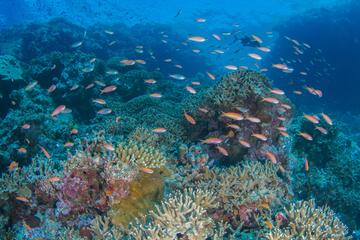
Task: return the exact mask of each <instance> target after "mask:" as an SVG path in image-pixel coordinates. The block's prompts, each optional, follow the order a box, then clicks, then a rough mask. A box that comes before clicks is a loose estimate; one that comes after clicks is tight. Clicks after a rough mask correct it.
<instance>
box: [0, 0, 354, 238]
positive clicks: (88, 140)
mask: <svg viewBox="0 0 360 240" xmlns="http://www.w3.org/2000/svg"><path fill="white" fill-rule="evenodd" d="M194 36H196V37H201V39H200V40H199V39H197V40H195V41H193V40H191V37H194ZM246 40H248V41H249V40H250V43H249V42H246ZM359 56H360V2H359V1H357V0H317V1H313V0H289V1H284V0H252V1H245V0H243V1H234V0H222V1H217V0H197V1H189V0H182V1H178V0H169V1H163V0H153V1H143V0H138V1H134V0H122V1H117V0H62V1H60V0H1V1H0V121H1V123H0V176H2V178H0V215H1V216H0V239H46V240H47V239H59V237H63V238H64V239H74V238H75V237H78V235H81V236H82V237H84V239H95V238H94V236H95V232H96V231H94V229H90V228H91V226H93V225H91V222H94V221H95V220H96V219H97V217H99V216H102V217H104V218H106V217H109V219H111V220H113V222H112V223H109V224H110V225H109V226H110V228H109V229H112V231H115V230H119V229H117V227H118V226H119V224H118V223H116V220H114V218H112V217H111V216H112V215H111V214H112V211H113V210H114V209H116V207H118V208H121V207H122V205H121V204H123V206H125V208H126V207H127V208H129V209H131V206H134V208H135V209H136V210H133V209H131V210H129V212H130V213H129V216H128V215H127V214H123V213H121V214H120V215H121V216H122V217H124V216H125V217H124V218H127V217H129V219H126V221H125V222H126V223H127V224H128V223H130V222H133V221H134V220H135V218H138V217H148V218H149V223H148V224H150V225H146V226H145V225H143V226H145V227H144V228H147V227H149V226H151V221H152V220H151V216H152V215H151V213H150V212H149V211H150V210H154V208H153V207H154V206H153V205H155V204H160V203H161V202H164V201H166V200H167V199H169V197H170V196H172V195H171V194H175V193H176V192H177V191H180V192H182V194H187V192H186V191H184V189H185V188H187V187H192V188H197V187H199V189H200V188H201V186H200V185H201V184H199V183H198V182H196V181H197V180H199V179H200V181H208V182H207V184H209V186H210V187H208V188H209V189H211V181H209V179H208V178H207V177H205V176H207V175H206V174H207V173H208V171H214V173H216V174H215V176H213V178H216V176H217V175H220V172H225V173H227V172H228V170H229V168H231V167H238V168H244V166H245V165H246V164H248V162H247V161H250V162H252V163H254V162H255V163H261V164H263V163H266V162H272V163H273V164H274V165H275V167H276V168H277V170H276V174H275V176H274V178H275V179H276V180H273V179H272V180H269V182H275V183H273V184H274V186H275V190H274V188H271V187H273V186H271V187H269V186H266V187H267V188H268V189H266V191H268V190H269V189H270V190H269V191H271V192H276V193H274V195H275V196H277V194H279V192H282V191H283V193H284V192H286V194H285V193H284V195H286V197H285V196H281V197H279V198H278V199H277V200H278V201H275V200H274V201H272V200H269V201H268V200H266V201H265V200H264V201H260V200H254V198H256V197H254V196H258V195H260V196H261V195H262V194H264V192H266V191H265V190H264V191H261V192H260V193H259V192H258V191H260V190H259V189H260V188H261V187H259V189H258V188H257V187H254V186H258V185H261V184H259V183H258V184H253V185H252V184H250V185H252V189H250V190H249V192H252V191H253V195H252V198H251V201H248V202H245V203H244V202H241V200H239V199H246V198H245V197H244V195H239V196H238V199H237V200H236V201H235V202H236V204H235V203H234V202H231V203H229V202H226V200H228V198H221V197H219V196H218V197H216V201H217V202H220V206H222V205H226V204H230V205H231V204H233V206H232V209H233V211H229V210H228V209H226V208H225V207H216V208H211V209H210V208H209V209H210V210H209V209H207V210H206V211H205V214H204V215H203V216H202V217H204V218H205V217H206V218H208V219H210V220H209V221H211V222H212V223H211V224H213V225H211V224H209V225H210V226H212V227H210V228H205V230H204V231H205V232H207V234H208V235H207V236H209V237H208V238H206V237H204V238H203V239H213V238H214V234H213V233H212V232H211V228H213V229H216V230H218V228H219V223H220V220H223V221H225V222H226V223H227V224H229V226H231V227H228V228H227V230H226V231H225V232H226V234H225V235H223V236H222V237H221V238H222V239H230V236H231V235H232V233H231V232H232V231H234V232H236V233H235V234H234V238H235V239H269V238H267V237H269V235H268V234H272V233H274V232H276V231H275V230H274V229H276V230H278V231H285V229H288V228H289V226H291V224H290V223H291V221H292V219H290V217H289V216H285V215H286V212H284V211H283V210H282V209H284V208H289V207H290V204H291V203H295V202H296V201H308V200H310V199H314V200H315V202H316V204H317V207H318V208H319V209H320V207H323V206H329V207H330V208H331V209H333V210H334V214H335V215H334V217H335V218H336V219H339V220H340V221H342V222H343V223H344V224H345V225H346V226H347V227H348V230H349V232H347V233H346V234H345V235H346V236H347V237H350V236H352V237H354V239H356V237H359V236H357V234H358V235H360V233H359V232H360V231H359V229H360V200H359V199H358V196H357V195H358V192H359V191H360V187H359V184H358V183H359V182H360V148H359V144H360V127H359V126H360V94H359V91H360V73H359V69H360V58H359ZM9 59H10V60H9ZM276 65H278V66H276ZM280 65H281V66H280ZM14 68H15V70H13V69H14ZM234 68H235V69H234ZM281 68H282V69H281ZM244 69H248V70H251V72H247V71H243V70H244ZM240 70H241V71H240ZM13 71H14V72H13ZM18 71H20V75H21V76H20V75H19V72H18ZM238 71H239V72H238ZM244 72H245V73H246V74H248V75H246V74H245V75H246V76H250V77H249V79H250V80H249V82H248V81H247V78H246V79H245V80H244V79H240V80H239V79H238V80H239V81H243V82H241V84H240V85H236V84H234V85H232V86H231V87H230V88H228V89H226V88H225V90H223V92H221V91H220V93H219V90H218V88H217V87H218V86H219V84H220V86H221V83H222V82H224V81H226V80H228V78H229V76H227V75H228V74H232V73H236V74H235V75H230V79H231V78H235V79H236V78H238V77H239V76H240V75H241V74H242V73H244ZM237 74H239V75H237ZM252 74H254V75H252ZM261 75H262V76H264V77H267V78H268V79H269V82H268V80H266V79H265V78H262V76H261ZM212 76H214V79H211V78H212ZM223 76H225V77H223ZM226 76H227V77H226ZM252 76H256V77H252ZM239 78H240V77H239ZM254 79H255V81H256V80H258V81H261V82H260V83H258V82H252V83H251V82H250V81H254ZM152 81H153V82H152ZM264 86H266V87H264ZM108 88H112V89H111V90H109V91H108ZM214 89H215V90H217V91H213V90H214ZM234 89H236V90H234ZM264 89H265V90H264ZM107 91H108V92H107ZM212 91H213V92H216V94H218V95H221V94H224V96H227V97H229V98H231V97H234V98H237V101H238V102H236V103H232V105H231V104H230V105H231V106H229V103H228V102H226V99H224V98H223V99H222V100H221V101H220V103H219V102H218V103H215V102H216V99H217V97H220V96H214V95H211V94H214V93H213V92H212ZM226 91H228V92H226ZM244 91H249V92H250V93H248V94H249V95H247V96H243V95H241V94H242V93H243V92H244ZM264 91H265V92H266V93H264ZM208 93H210V95H211V97H209V94H208ZM225 98H226V97H225ZM209 99H211V100H209ZM239 99H241V100H239ZM278 99H280V101H279V100H278ZM205 103H206V104H208V106H203V105H204V104H205ZM264 104H265V105H264ZM266 104H270V105H266ZM263 106H265V107H263ZM269 106H272V107H269ZM207 107H209V109H207ZM55 109H56V110H59V109H60V110H59V111H58V112H56V110H55ZM199 109H200V110H199ZM264 109H265V110H264ZM229 112H230V113H229ZM226 114H229V115H231V114H235V115H236V114H237V115H236V116H235V117H234V115H231V116H230V117H229V115H226ZM239 114H240V115H241V117H239V116H238V115H239ZM251 117H256V119H257V118H258V120H259V121H258V122H257V120H256V119H255V120H254V119H251ZM327 117H328V118H327ZM239 118H240V120H239ZM304 133H305V134H304ZM256 134H262V135H264V137H265V139H262V140H261V138H262V137H261V136H259V135H256ZM306 134H309V135H310V136H308V137H307V135H306ZM214 138H215V140H218V141H219V142H217V143H208V142H207V140H208V141H210V140H213V141H215V140H214ZM140 139H142V140H140ZM144 139H145V140H144ZM209 139H210V140H209ZM130 140H131V141H130ZM241 140H243V141H245V143H248V142H249V143H248V144H249V146H246V144H245V143H244V142H242V143H241ZM133 141H135V142H136V143H138V144H139V145H141V144H140V143H144V145H141V146H146V147H145V149H155V150H151V151H153V152H152V154H153V153H154V151H155V152H156V151H159V152H161V153H163V154H164V156H166V158H167V159H168V164H166V167H164V168H160V167H157V166H155V167H153V166H151V167H147V166H145V165H141V164H139V163H136V164H129V162H131V161H136V160H131V161H129V162H126V164H129V166H126V167H124V166H123V165H121V166H120V167H119V166H117V167H119V168H121V171H120V170H119V169H117V170H114V168H115V167H114V166H115V163H114V162H116V161H120V158H119V156H118V155H116V154H115V153H114V152H115V151H118V147H117V145H118V144H120V145H121V144H123V143H129V142H130V143H133ZM141 141H143V142H141ZM239 143H240V145H239ZM125 145H126V144H125ZM184 146H185V147H184ZM114 147H115V148H114ZM183 149H186V153H183V152H182V151H183ZM129 151H130V150H129ZM145 151H146V150H145ZM149 151H150V150H149ZM78 152H86V153H88V154H89V155H87V157H88V162H90V163H91V164H94V165H96V168H93V166H94V165H91V164H90V163H88V162H87V163H84V162H81V161H80V160H79V159H81V158H80V157H79V159H77V158H76V157H75V158H72V157H71V156H74V155H75V154H76V153H78ZM98 156H99V159H101V160H99V159H98V158H97V157H98ZM157 158H158V159H159V158H160V157H159V156H157ZM74 159H76V160H77V161H78V162H77V164H78V165H76V164H74V163H73V162H71V161H73V160H74ZM114 159H115V160H114ZM132 159H136V157H133V158H132ZM158 159H157V160H158ZM204 159H205V160H204ZM82 160H84V159H82ZM74 161H75V160H74ZM111 161H113V162H111ZM122 161H124V159H122ZM139 161H140V160H139ZM75 162H76V161H75ZM110 162H111V163H110ZM67 163H68V164H69V165H71V164H73V165H71V166H70V167H69V166H68V165H66V164H67ZM42 164H45V165H46V166H48V171H47V172H46V171H45V172H44V171H42V170H43V167H39V165H40V166H42ZM64 164H65V165H64ZM306 164H309V166H310V167H309V166H308V165H306ZM64 166H65V167H64ZM84 166H85V167H84ZM250 168H251V167H250ZM69 169H70V170H69ZM109 169H110V170H109ZM164 169H165V170H164ZM216 169H217V170H216ZM167 170H169V171H167ZM116 171H119V172H121V174H123V175H124V176H125V177H124V176H123V175H121V174H120V173H119V172H116ZM168 172H169V173H168ZM112 174H113V175H112ZM116 174H118V175H116ZM151 174H152V175H151ZM119 175H121V176H122V178H121V181H120V180H119V179H117V178H116V177H118V176H119ZM54 176H55V177H56V178H54ZM89 176H90V177H89ZM144 176H145V177H144ZM149 176H150V177H149ZM151 176H153V177H151ZM247 176H251V173H250V174H248V175H247ZM14 179H15V180H14ZM54 179H55V180H54ZM114 179H116V180H117V181H119V182H116V181H115V180H114ZM139 179H140V180H139ZM144 179H145V180H144ZM154 179H155V180H154ZM159 179H161V180H159ZM179 179H181V180H179ZM187 179H190V180H188V182H186V180H187ZM205 179H206V180H205ZM267 180H268V179H265V180H264V181H262V183H263V182H267ZM51 181H53V182H51ZM147 181H149V182H150V181H154V183H152V182H150V184H149V183H148V182H147ZM243 181H247V180H243ZM115 182H116V183H115ZM134 182H135V183H134ZM159 182H160V183H159ZM185 182H186V183H185ZM280 182H281V184H280ZM132 183H134V184H135V185H136V184H138V185H136V186H138V187H139V186H140V187H139V188H140V189H142V188H150V189H151V188H152V187H154V189H155V188H156V187H158V185H159V188H158V189H155V190H156V194H155V193H153V192H151V190H149V191H145V190H144V192H146V193H147V194H148V195H146V194H144V195H146V196H144V195H141V193H142V191H138V192H136V191H135V190H134V188H135V187H134V185H131V184H132ZM203 183H204V182H203ZM141 184H143V185H141ZM217 184H220V185H221V184H224V185H226V183H225V182H221V180H219V183H217ZM277 184H278V185H277ZM198 185H199V186H198ZM244 185H245V184H244ZM119 186H120V187H119ZM284 186H286V189H287V190H288V191H289V192H288V191H284ZM117 187H118V188H119V189H120V190H119V189H117ZM121 187H122V188H121ZM202 187H203V186H202ZM235 188H236V187H235ZM39 189H40V190H39ZM214 189H215V190H214ZM214 189H211V190H214V191H215V192H216V194H219V193H218V192H217V191H218V188H217V187H214ZM278 189H280V190H279V192H278V191H277V190H278ZM155 190H154V191H155ZM131 191H133V192H131ZM134 192H135V193H134ZM149 192H151V193H150V194H149ZM240 192H241V191H240V190H238V189H237V190H236V193H240ZM290 193H291V194H290ZM117 194H118V195H117ZM136 194H139V195H140V196H139V195H136ZM152 194H153V195H152ZM216 194H215V195H216ZM241 194H245V193H242V192H241ZM219 195H220V194H219ZM280 195H281V193H280ZM128 196H132V197H133V199H136V200H133V201H136V204H135V203H133V204H130V205H126V204H129V202H126V201H128V199H127V198H126V197H128ZM149 196H150V197H149ZM117 198H118V199H121V200H123V201H125V202H126V203H124V202H122V203H121V202H120V205H117V206H116V207H114V205H112V204H111V203H112V201H113V200H114V199H117ZM149 198H150V199H149ZM259 198H261V197H259ZM283 198H285V199H286V201H285V200H284V199H283ZM124 199H125V200H124ZM139 199H140V200H139ZM224 199H226V200H224ZM222 201H225V202H222ZM237 201H238V202H237ZM244 201H245V200H244ZM138 202H139V203H138ZM149 202H150V203H149ZM240 202H241V203H240ZM119 206H120V207H119ZM142 208H144V209H142ZM110 209H111V210H110ZM244 209H245V210H244ZM132 211H133V212H136V214H135V213H134V215H136V216H135V217H134V216H132V215H131V214H133V212H132ZM137 211H139V212H140V213H141V214H140V213H138V212H137ZM142 211H143V212H142ZM177 211H178V209H177ZM115 212H116V211H115ZM279 214H280V215H279ZM281 214H284V216H285V218H284V219H282V220H281V221H280V220H279V218H281V216H282V215H281ZM255 216H261V217H259V219H260V220H257V218H255ZM119 218H120V217H119ZM327 218H329V216H328V217H327ZM94 219H95V220H94ZM314 222H316V221H314ZM122 224H123V223H122ZM127 224H123V225H122V226H125V227H128V226H129V225H127ZM324 224H325V225H326V224H328V223H324ZM330 225H331V224H330ZM345 225H344V226H345ZM326 227H329V226H327V225H326ZM326 227H324V229H325V228H326ZM330 228H331V229H336V227H335V226H333V225H331V226H330ZM49 229H52V230H51V231H50V230H49ZM54 229H55V230H54ZM68 229H71V230H72V231H73V232H72V234H73V235H71V234H68V233H67V230H68ZM130 229H132V228H130ZM230 229H232V231H230ZM321 229H322V227H321ZM138 230H139V229H138ZM177 230H178V232H177V234H175V235H174V236H172V237H169V238H166V237H160V238H159V239H197V238H193V236H192V235H191V227H190V230H188V232H186V231H184V232H183V231H182V229H177ZM109 231H110V230H109ZM119 231H120V230H119ZM121 231H122V230H121ZM129 231H130V232H131V231H133V230H129ZM144 231H145V230H144ZM47 232H51V233H49V234H48V236H47ZM145 232H146V231H145ZM122 233H124V232H122ZM108 234H110V233H108ZM111 234H113V233H111ZM124 234H125V233H124ZM143 234H144V236H145V235H146V234H148V235H146V236H149V232H146V234H145V233H143ZM205 235H206V234H205ZM340 235H341V234H340ZM345 235H343V236H341V237H339V238H332V237H333V236H332V235H331V236H330V235H328V237H327V238H314V237H311V236H310V237H308V236H307V237H304V236H301V234H300V235H297V236H292V237H293V238H289V239H302V238H301V237H304V239H305V238H309V239H345ZM131 236H132V235H131V233H130V234H129V233H128V232H127V233H126V234H125V235H124V236H123V237H121V239H133V238H131ZM102 237H103V238H104V236H102ZM296 237H297V238H296ZM99 239H102V238H101V237H100V238H99ZM201 239H202V238H201Z"/></svg>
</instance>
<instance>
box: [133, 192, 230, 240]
mask: <svg viewBox="0 0 360 240" xmlns="http://www.w3.org/2000/svg"><path fill="white" fill-rule="evenodd" d="M216 204H217V203H216V201H215V198H214V195H213V194H212V193H211V192H209V191H194V190H186V191H185V192H183V193H181V192H177V193H175V194H174V195H172V196H170V198H169V199H167V200H166V201H164V202H163V203H162V204H161V205H160V206H157V207H156V210H155V211H152V212H151V213H150V218H151V221H150V223H149V224H143V225H141V224H140V225H137V226H134V227H133V229H132V231H131V232H132V235H133V237H134V238H135V239H164V240H173V239H207V238H211V239H222V236H223V235H224V232H225V227H224V225H220V226H217V224H216V223H215V221H214V220H213V219H212V218H210V217H209V216H208V215H207V208H208V207H214V206H216Z"/></svg>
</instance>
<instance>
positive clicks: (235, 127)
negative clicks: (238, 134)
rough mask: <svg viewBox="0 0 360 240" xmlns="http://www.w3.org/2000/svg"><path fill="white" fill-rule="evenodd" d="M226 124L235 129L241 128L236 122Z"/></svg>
mask: <svg viewBox="0 0 360 240" xmlns="http://www.w3.org/2000/svg"><path fill="white" fill-rule="evenodd" d="M226 126H228V127H229V128H232V129H235V130H239V129H240V127H239V126H238V125H236V124H228V125H226Z"/></svg>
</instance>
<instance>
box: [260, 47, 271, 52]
mask: <svg viewBox="0 0 360 240" xmlns="http://www.w3.org/2000/svg"><path fill="white" fill-rule="evenodd" d="M257 49H259V50H260V51H262V52H270V51H271V49H270V48H267V47H258V48H257Z"/></svg>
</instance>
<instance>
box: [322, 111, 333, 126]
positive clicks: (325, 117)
mask: <svg viewBox="0 0 360 240" xmlns="http://www.w3.org/2000/svg"><path fill="white" fill-rule="evenodd" d="M320 114H321V116H322V118H323V119H324V120H325V122H326V123H327V124H329V125H331V126H332V125H333V121H332V120H331V118H330V117H329V116H328V115H326V114H325V113H320Z"/></svg>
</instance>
